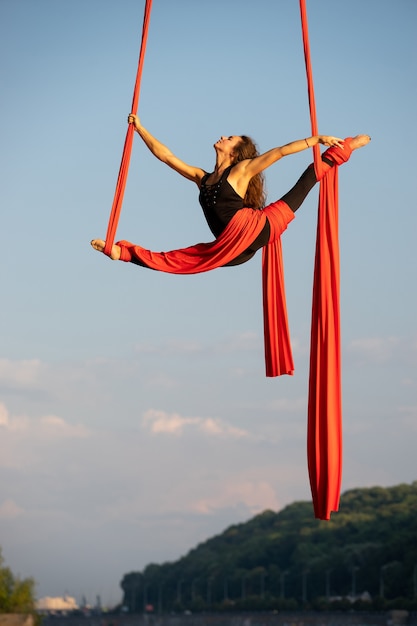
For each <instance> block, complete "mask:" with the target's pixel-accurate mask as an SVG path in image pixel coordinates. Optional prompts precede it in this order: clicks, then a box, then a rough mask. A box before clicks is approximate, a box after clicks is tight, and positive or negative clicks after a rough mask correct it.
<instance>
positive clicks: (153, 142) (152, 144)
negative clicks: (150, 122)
mask: <svg viewBox="0 0 417 626" xmlns="http://www.w3.org/2000/svg"><path fill="white" fill-rule="evenodd" d="M128 122H129V124H133V125H134V127H135V130H136V132H137V133H138V135H140V137H141V138H142V139H143V141H144V143H145V145H146V146H147V147H148V148H149V150H150V151H151V152H152V154H153V155H154V156H156V158H157V159H159V160H160V161H162V163H165V164H166V165H169V167H171V168H172V169H173V170H175V171H176V172H178V174H181V176H184V177H185V178H188V180H192V181H193V182H195V183H196V184H197V185H198V186H200V182H201V179H202V178H203V176H204V174H205V172H204V170H202V169H201V168H200V167H193V166H192V165H188V164H187V163H184V161H181V159H179V158H178V157H177V156H175V154H173V153H172V152H171V150H170V149H169V148H168V147H167V146H165V145H164V144H163V143H161V142H160V141H159V140H158V139H156V138H155V137H154V136H153V135H151V133H150V132H149V131H148V130H146V128H145V127H144V126H142V124H141V122H140V119H139V117H138V116H137V115H134V114H133V113H131V114H130V115H129V117H128Z"/></svg>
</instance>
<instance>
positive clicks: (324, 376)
mask: <svg viewBox="0 0 417 626" xmlns="http://www.w3.org/2000/svg"><path fill="white" fill-rule="evenodd" d="M151 6H152V0H146V3H145V11H144V20H143V29H142V41H141V48H140V55H139V63H138V69H137V75H136V82H135V88H134V94H133V101H132V107H131V111H132V113H136V112H137V107H138V102H139V91H140V81H141V76H142V69H143V63H144V56H145V49H146V41H147V34H148V28H149V21H150V12H151ZM300 12H301V25H302V34H303V44H304V56H305V64H306V73H307V85H308V96H309V107H310V118H311V134H312V135H317V134H318V125H317V116H316V109H315V100H314V88H313V79H312V70H311V60H310V50H309V41H308V24H307V13H306V6H305V0H300ZM133 135H134V128H133V125H132V124H129V125H128V129H127V134H126V140H125V145H124V149H123V155H122V162H121V166H120V170H119V176H118V180H117V185H116V191H115V197H114V201H113V205H112V210H111V214H110V219H109V225H108V229H107V235H106V245H105V249H104V253H105V254H107V255H110V252H111V248H112V245H113V243H114V238H115V233H116V230H117V224H118V220H119V216H120V212H121V207H122V202H123V195H124V189H125V185H126V180H127V174H128V168H129V163H130V155H131V150H132V142H133ZM313 153H314V167H315V171H316V175H317V178H318V180H321V183H320V193H319V213H318V223H317V243H316V258H315V269H314V284H313V306H312V322H311V353H310V377H309V398H308V428H307V456H308V470H309V477H310V486H311V492H312V498H313V506H314V514H315V516H316V517H317V518H318V519H324V520H328V519H330V514H331V512H332V511H337V510H338V507H339V498H340V485H341V459H342V407H341V404H342V402H341V358H340V322H339V319H340V313H339V250H338V201H337V198H338V180H337V175H338V167H337V164H340V163H342V162H343V161H345V160H347V158H348V155H346V154H343V151H341V150H339V151H338V150H337V149H335V153H336V155H337V156H336V162H337V164H336V166H335V167H333V168H331V169H330V170H329V171H328V172H327V173H326V175H325V176H324V171H323V166H322V161H321V158H320V148H319V146H318V145H316V146H314V148H313ZM279 202H281V204H282V205H284V207H280V208H281V209H282V215H283V216H284V217H283V218H282V219H281V217H278V219H276V218H275V217H274V216H275V211H272V209H271V208H270V207H273V206H274V205H269V207H265V209H264V210H263V211H253V210H252V209H243V210H242V211H239V212H238V214H237V215H235V217H234V218H233V219H232V220H231V222H230V223H229V225H228V226H227V227H226V229H225V230H224V232H223V233H222V234H221V236H220V237H218V238H217V239H216V240H215V241H214V242H211V243H208V244H197V245H195V246H190V247H189V248H184V249H182V250H174V251H171V252H162V253H155V252H152V251H150V250H146V249H144V248H141V247H140V246H134V245H133V244H131V243H130V242H127V241H121V242H118V244H119V245H120V246H121V249H122V256H121V260H123V261H133V262H135V260H136V261H139V262H141V263H144V264H145V265H146V266H147V267H150V268H152V269H155V270H158V271H164V272H170V273H176V274H190V273H198V272H204V271H209V270H211V269H215V268H217V267H220V266H223V265H225V264H227V263H228V262H229V261H230V260H232V259H233V258H235V257H236V256H238V255H239V254H240V253H241V252H243V251H244V250H245V249H246V248H247V247H248V245H249V243H251V242H252V241H253V240H254V239H255V238H256V235H257V233H259V232H260V231H261V230H262V226H263V224H264V223H265V219H266V217H268V219H269V221H270V224H271V238H270V241H269V243H268V244H267V245H266V246H264V249H263V258H262V275H263V305H264V340H265V364H266V374H267V376H279V375H281V374H292V373H293V371H294V365H293V359H292V354H291V344H290V339H289V330H288V320H287V310H286V303H285V288H284V273H283V263H282V249H281V240H280V234H281V233H282V232H283V230H284V229H285V228H286V226H287V224H288V223H289V221H290V216H289V214H286V209H287V210H288V211H290V209H289V208H288V207H287V206H286V205H285V203H283V202H282V201H279ZM276 204H277V203H275V207H276ZM285 207H286V209H285ZM290 212H291V211H290ZM285 215H286V217H285ZM292 218H293V215H292V217H291V219H292Z"/></svg>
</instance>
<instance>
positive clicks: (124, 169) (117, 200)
mask: <svg viewBox="0 0 417 626" xmlns="http://www.w3.org/2000/svg"><path fill="white" fill-rule="evenodd" d="M151 9H152V0H146V3H145V9H144V15H143V27H142V39H141V44H140V52H139V61H138V68H137V72H136V81H135V87H134V90H133V98H132V106H131V109H130V111H131V112H132V113H136V112H137V110H138V104H139V95H140V83H141V79H142V70H143V64H144V61H145V52H146V43H147V39H148V30H149V22H150V19H151ZM134 133H135V129H134V127H133V124H129V125H128V127H127V131H126V138H125V143H124V147H123V154H122V161H121V163H120V169H119V175H118V178H117V183H116V190H115V193H114V199H113V205H112V208H111V212H110V218H109V224H108V227H107V234H106V244H105V247H104V250H103V252H104V254H107V256H110V252H111V248H112V245H113V243H114V238H115V236H116V230H117V225H118V223H119V217H120V212H121V210H122V203H123V196H124V192H125V187H126V181H127V174H128V171H129V164H130V156H131V153H132V145H133V135H134Z"/></svg>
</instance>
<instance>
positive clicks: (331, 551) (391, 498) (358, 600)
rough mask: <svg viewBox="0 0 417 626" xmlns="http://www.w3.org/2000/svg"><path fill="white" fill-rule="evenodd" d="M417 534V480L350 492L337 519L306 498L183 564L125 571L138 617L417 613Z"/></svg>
mask: <svg viewBox="0 0 417 626" xmlns="http://www.w3.org/2000/svg"><path fill="white" fill-rule="evenodd" d="M416 537H417V482H416V483H413V484H412V485H399V486H397V487H392V488H389V489H382V488H373V489H358V490H353V491H350V492H348V493H346V494H345V495H344V496H342V499H341V507H340V512H339V513H337V514H335V515H334V516H333V517H332V520H331V521H330V522H321V521H318V520H315V519H314V517H313V515H312V509H311V504H310V503H303V502H299V503H295V504H293V505H291V506H289V507H287V508H286V509H284V510H283V511H281V512H279V513H273V512H272V511H266V512H264V513H262V514H261V515H258V516H256V517H255V518H253V519H252V520H250V521H249V522H247V523H246V524H240V525H236V526H232V527H231V528H229V529H227V530H226V531H225V532H224V533H223V534H221V535H219V536H217V537H214V538H212V539H210V540H208V541H207V542H205V543H203V544H201V545H199V546H197V547H196V548H195V549H194V550H191V552H190V553H189V554H188V555H186V556H185V557H183V558H181V559H179V560H178V561H177V562H174V563H165V564H163V565H156V564H151V565H148V566H147V567H146V568H145V570H144V571H143V572H131V573H129V574H126V575H125V576H124V578H123V580H122V583H121V586H122V589H123V591H124V604H125V606H126V607H127V609H128V610H129V611H131V612H134V613H136V612H142V611H143V610H146V607H148V608H150V607H153V610H155V611H159V612H164V611H171V610H183V609H187V608H188V609H190V610H194V611H196V610H207V609H211V610H218V609H221V610H225V609H236V610H237V609H239V610H241V609H252V610H254V609H257V608H258V609H260V608H262V609H268V608H278V609H285V608H297V607H298V608H299V607H314V608H325V607H330V606H331V607H333V608H335V607H336V606H337V607H338V608H340V607H341V606H346V607H348V606H349V607H350V608H352V604H353V605H354V606H356V608H358V607H361V606H363V607H366V608H368V609H369V608H370V606H374V607H375V608H378V609H381V608H382V607H384V606H390V607H391V608H393V607H394V606H395V607H397V608H408V609H413V608H414V609H417V542H416V540H415V538H416ZM364 592H367V593H366V594H365V593H364Z"/></svg>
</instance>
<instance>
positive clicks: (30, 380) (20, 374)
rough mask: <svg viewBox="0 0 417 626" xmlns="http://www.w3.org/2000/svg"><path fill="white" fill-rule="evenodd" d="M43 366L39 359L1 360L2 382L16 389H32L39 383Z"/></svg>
mask: <svg viewBox="0 0 417 626" xmlns="http://www.w3.org/2000/svg"><path fill="white" fill-rule="evenodd" d="M41 369H42V364H41V362H40V361H39V360H38V359H31V360H24V361H11V360H10V359H0V381H1V382H2V383H3V384H7V385H12V386H14V387H32V386H33V385H34V384H35V383H37V382H38V380H39V376H40V372H41Z"/></svg>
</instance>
